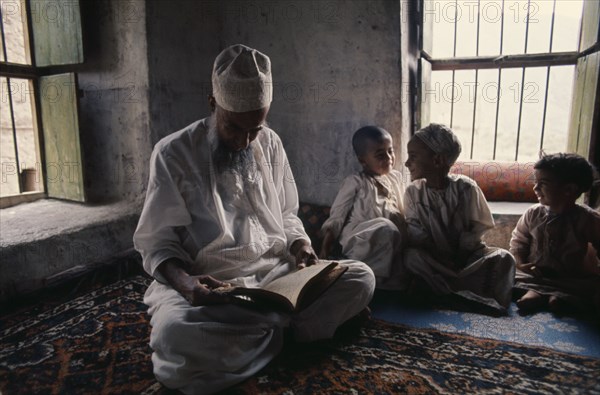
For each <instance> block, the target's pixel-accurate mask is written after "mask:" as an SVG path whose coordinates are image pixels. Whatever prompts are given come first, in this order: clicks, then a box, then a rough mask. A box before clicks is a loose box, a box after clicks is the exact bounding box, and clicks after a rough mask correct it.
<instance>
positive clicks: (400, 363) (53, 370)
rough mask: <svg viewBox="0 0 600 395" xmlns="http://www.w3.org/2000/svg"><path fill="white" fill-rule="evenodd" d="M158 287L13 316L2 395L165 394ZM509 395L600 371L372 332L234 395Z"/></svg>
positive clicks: (416, 335) (311, 348) (79, 295)
mask: <svg viewBox="0 0 600 395" xmlns="http://www.w3.org/2000/svg"><path fill="white" fill-rule="evenodd" d="M149 281H150V280H149V279H148V278H147V277H145V276H142V275H139V274H134V275H131V276H129V277H126V278H124V279H121V280H118V281H116V282H108V283H106V284H100V285H95V286H92V287H90V286H87V285H86V286H80V287H79V289H67V291H68V292H67V293H66V294H61V295H58V293H57V292H54V293H52V294H48V295H46V296H45V297H44V298H45V299H44V302H42V303H39V302H37V303H33V304H23V305H22V306H20V307H16V308H15V307H11V308H10V309H6V308H5V310H4V311H3V313H2V316H1V317H0V392H1V393H2V394H3V395H12V394H52V393H53V394H164V393H167V391H166V390H165V389H164V388H163V387H162V386H161V385H160V384H158V383H157V382H156V381H155V379H154V378H153V376H152V370H151V362H150V354H151V351H150V349H149V347H148V344H147V343H148V336H149V325H148V317H147V315H146V313H145V306H144V305H143V303H142V302H141V300H142V295H143V292H144V291H145V289H146V287H147V285H148V283H149ZM94 283H97V281H95V282H94ZM84 285H85V284H84ZM63 291H64V290H63ZM57 295H58V296H57ZM500 392H509V393H532V394H533V393H536V394H537V393H600V359H598V358H591V357H586V356H581V355H575V354H567V353H562V352H558V351H555V350H551V349H548V348H541V347H534V346H526V345H520V344H516V343H512V342H505V341H498V340H490V339H482V338H476V337H471V336H467V335H463V334H456V333H447V332H442V331H438V330H436V329H417V328H411V327H408V326H405V325H399V324H393V323H386V322H383V321H380V320H373V321H371V322H369V323H368V324H367V325H366V326H365V327H364V328H362V329H361V330H360V332H355V333H342V334H340V335H339V336H336V338H335V339H334V340H332V341H327V342H320V343H317V344H312V345H297V344H289V345H287V346H286V347H285V348H284V351H283V352H282V354H281V355H280V356H279V357H278V358H277V359H276V360H275V361H273V362H272V363H271V364H269V365H268V366H267V367H266V368H265V369H264V370H263V371H261V372H259V373H258V374H257V375H256V376H255V377H253V378H251V379H249V380H247V381H246V382H244V383H242V384H240V385H238V386H237V387H235V388H233V389H231V390H229V391H227V393H231V394H257V393H261V394H315V393H368V394H372V393H379V394H388V393H389V394H395V393H500Z"/></svg>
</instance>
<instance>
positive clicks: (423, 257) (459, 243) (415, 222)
mask: <svg viewBox="0 0 600 395" xmlns="http://www.w3.org/2000/svg"><path fill="white" fill-rule="evenodd" d="M460 151H461V145H460V142H459V141H458V138H457V137H456V135H455V134H454V133H453V132H452V130H451V129H450V128H448V127H446V126H444V125H441V124H431V125H429V126H427V127H425V128H423V129H421V130H419V131H418V132H417V133H416V134H415V135H414V136H413V137H412V138H411V140H410V141H409V143H408V160H407V161H406V163H405V165H406V167H407V168H408V170H409V171H410V176H411V180H412V183H411V184H410V185H409V186H408V187H407V188H406V193H405V195H404V208H405V217H406V223H407V227H408V242H409V248H407V249H406V251H405V255H404V259H403V261H404V265H405V267H406V270H407V271H408V272H409V273H411V274H412V275H414V276H415V278H414V279H413V280H412V285H411V292H418V291H419V292H420V293H423V292H425V293H426V294H428V293H429V294H430V293H433V294H435V295H446V296H449V295H453V296H452V297H450V298H449V299H450V300H454V301H456V302H459V303H461V304H463V302H464V303H466V304H467V305H469V304H472V303H474V304H475V306H486V307H484V310H488V311H489V309H492V310H491V312H493V313H494V314H498V313H506V312H507V308H508V306H509V305H510V302H511V291H512V286H513V281H514V271H515V261H514V258H513V257H512V255H511V254H510V253H509V252H508V251H506V250H504V249H501V248H491V247H487V246H486V245H485V243H484V242H483V241H482V240H481V237H482V236H483V234H484V233H485V232H486V231H487V230H489V229H491V228H492V227H493V226H494V220H493V218H492V215H491V213H490V209H489V207H488V204H487V201H486V199H485V197H484V195H483V192H482V191H481V189H480V188H479V187H478V186H477V184H476V182H475V181H473V180H472V179H471V178H469V177H466V176H464V175H456V174H449V170H450V167H451V166H452V165H453V164H454V162H455V161H456V159H457V158H458V156H459V154H460ZM445 299H448V298H447V297H445ZM465 299H466V300H467V301H465Z"/></svg>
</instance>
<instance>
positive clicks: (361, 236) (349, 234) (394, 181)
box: [321, 170, 404, 289]
mask: <svg viewBox="0 0 600 395" xmlns="http://www.w3.org/2000/svg"><path fill="white" fill-rule="evenodd" d="M403 194H404V184H403V182H402V174H401V173H400V172H399V171H397V170H392V171H391V172H390V173H389V174H386V175H383V176H375V177H373V176H369V175H367V174H365V173H364V172H360V173H357V174H353V175H350V176H348V177H346V178H345V179H344V181H343V182H342V185H341V187H340V190H339V191H338V193H337V196H336V198H335V200H334V202H333V204H332V205H331V211H330V215H329V218H328V219H327V220H326V221H325V223H323V226H322V227H321V232H322V233H323V234H324V233H325V232H326V231H327V230H330V231H331V232H332V233H333V236H334V237H335V238H336V239H338V238H339V242H340V244H341V246H342V254H343V255H344V256H345V257H348V258H350V259H356V260H359V261H362V262H365V263H366V264H368V265H369V266H370V267H371V269H373V272H374V273H375V276H376V277H377V287H378V288H386V289H401V288H403V286H402V285H401V284H397V283H398V282H397V281H395V279H396V277H398V276H397V273H396V270H395V269H396V267H397V266H400V263H401V262H399V260H401V258H402V256H401V250H402V243H403V240H402V233H401V231H400V227H402V226H404V216H403V211H404V209H403V204H402V195H403Z"/></svg>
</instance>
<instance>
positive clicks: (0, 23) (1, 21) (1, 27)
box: [0, 7, 8, 62]
mask: <svg viewBox="0 0 600 395" xmlns="http://www.w3.org/2000/svg"><path fill="white" fill-rule="evenodd" d="M0 34H1V35H2V55H3V56H4V61H5V62H6V61H8V58H7V57H6V38H5V37H4V17H3V16H2V7H0Z"/></svg>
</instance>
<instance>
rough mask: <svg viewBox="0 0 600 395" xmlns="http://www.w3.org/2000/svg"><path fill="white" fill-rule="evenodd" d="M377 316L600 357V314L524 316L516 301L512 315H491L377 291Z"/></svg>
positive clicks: (375, 302) (372, 303)
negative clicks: (419, 302) (404, 298)
mask: <svg viewBox="0 0 600 395" xmlns="http://www.w3.org/2000/svg"><path fill="white" fill-rule="evenodd" d="M371 310H372V312H373V316H374V317H375V318H379V319H381V320H384V321H388V322H394V323H398V324H406V325H410V326H412V327H418V328H430V329H438V330H440V331H443V332H451V333H460V334H464V335H470V336H475V337H483V338H489V339H495V340H506V341H511V342H516V343H521V344H527V345H532V346H544V347H548V348H551V349H554V350H557V351H565V352H569V353H574V354H580V355H587V356H590V357H595V358H600V317H594V316H593V315H592V313H590V314H588V315H582V314H579V315H578V316H571V317H569V316H563V317H559V316H556V315H554V314H552V313H550V312H537V313H534V314H531V315H526V316H521V315H519V312H518V309H517V307H516V305H515V304H514V303H512V305H511V306H510V309H509V312H508V315H506V316H502V317H491V316H488V315H484V314H476V313H473V312H468V311H455V310H450V309H448V308H445V307H443V306H437V307H436V306H435V304H434V305H433V307H432V306H431V305H418V304H415V303H410V302H408V301H405V300H403V299H402V298H401V297H399V296H398V295H397V294H395V293H394V292H386V291H377V292H376V294H375V297H374V299H373V301H372V302H371Z"/></svg>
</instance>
